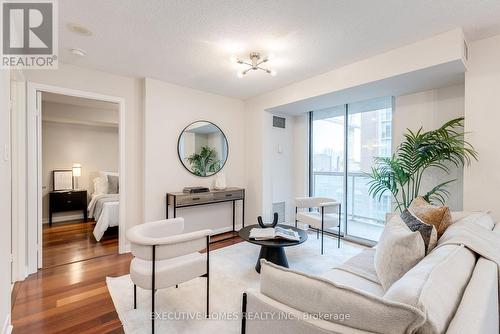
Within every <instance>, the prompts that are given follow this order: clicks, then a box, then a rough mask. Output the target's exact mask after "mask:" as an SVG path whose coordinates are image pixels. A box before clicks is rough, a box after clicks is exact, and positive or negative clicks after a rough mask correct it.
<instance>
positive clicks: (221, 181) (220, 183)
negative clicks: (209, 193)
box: [214, 172, 227, 190]
mask: <svg viewBox="0 0 500 334" xmlns="http://www.w3.org/2000/svg"><path fill="white" fill-rule="evenodd" d="M226 188H227V184H226V175H225V174H224V173H222V172H220V173H219V174H217V176H216V177H215V182H214V189H216V190H224V189H226Z"/></svg>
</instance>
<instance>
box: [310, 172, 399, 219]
mask: <svg viewBox="0 0 500 334" xmlns="http://www.w3.org/2000/svg"><path fill="white" fill-rule="evenodd" d="M312 177H313V180H312V181H313V187H314V193H315V195H316V196H325V197H332V198H334V199H336V200H340V201H342V203H343V206H344V208H347V219H348V221H356V222H359V223H366V224H376V225H379V226H381V225H384V223H385V214H386V212H388V211H389V210H390V200H389V199H388V198H386V197H383V198H382V201H381V202H379V201H378V200H376V199H373V198H372V197H371V196H370V195H369V194H368V185H367V183H368V180H369V178H368V177H367V176H366V175H365V174H364V173H361V172H349V173H347V197H348V201H347V205H346V203H345V200H344V198H343V197H344V196H343V193H344V184H343V182H344V173H343V172H322V171H314V172H313V175H312ZM386 196H388V195H386ZM343 211H344V214H345V210H343Z"/></svg>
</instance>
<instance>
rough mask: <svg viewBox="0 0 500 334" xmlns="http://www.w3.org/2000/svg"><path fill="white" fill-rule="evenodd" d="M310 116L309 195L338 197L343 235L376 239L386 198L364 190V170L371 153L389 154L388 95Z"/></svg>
mask: <svg viewBox="0 0 500 334" xmlns="http://www.w3.org/2000/svg"><path fill="white" fill-rule="evenodd" d="M310 120H311V124H310V131H311V143H310V144H311V150H310V154H311V157H310V164H311V166H310V173H311V175H310V193H311V196H326V197H331V198H334V199H336V200H338V201H341V202H342V204H343V205H342V206H343V210H342V211H343V215H342V220H343V224H342V225H343V226H342V233H343V234H345V235H346V236H347V237H351V238H360V239H366V240H372V241H377V240H378V239H379V237H380V234H381V232H382V229H383V224H384V221H385V214H386V213H387V212H390V210H391V199H390V197H389V195H386V196H383V197H382V198H381V199H380V200H375V199H373V198H372V197H371V196H370V195H369V194H368V181H369V178H368V177H367V176H366V173H369V172H370V170H371V166H372V163H373V158H374V157H378V156H390V155H391V146H392V98H390V97H385V98H378V99H373V100H368V101H363V102H357V103H352V104H346V105H342V106H337V107H334V108H328V109H323V110H318V111H313V112H311V117H310ZM332 232H333V231H332Z"/></svg>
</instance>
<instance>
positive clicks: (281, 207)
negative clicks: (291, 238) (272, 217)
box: [273, 202, 285, 223]
mask: <svg viewBox="0 0 500 334" xmlns="http://www.w3.org/2000/svg"><path fill="white" fill-rule="evenodd" d="M275 212H277V213H278V223H284V222H285V202H278V203H273V214H274V213H275Z"/></svg>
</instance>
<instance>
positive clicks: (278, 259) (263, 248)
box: [238, 224, 307, 273]
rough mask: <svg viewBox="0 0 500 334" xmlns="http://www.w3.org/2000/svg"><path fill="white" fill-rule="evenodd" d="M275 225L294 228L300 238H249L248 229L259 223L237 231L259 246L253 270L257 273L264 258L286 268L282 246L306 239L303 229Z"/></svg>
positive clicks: (244, 238) (256, 226)
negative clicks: (293, 239)
mask: <svg viewBox="0 0 500 334" xmlns="http://www.w3.org/2000/svg"><path fill="white" fill-rule="evenodd" d="M277 226H280V227H283V228H287V229H291V230H294V231H295V232H297V233H298V234H299V236H300V240H299V241H291V240H285V239H273V240H255V239H250V231H251V230H252V228H260V226H259V225H250V226H246V227H244V228H242V229H241V230H240V231H239V232H238V234H239V236H240V238H241V239H243V240H245V241H248V242H249V243H252V244H255V245H259V246H260V253H259V258H258V259H257V264H255V270H256V271H257V272H258V273H260V259H266V260H267V261H269V262H272V263H274V264H277V265H279V266H282V267H285V268H288V260H287V258H286V254H285V249H284V247H289V246H297V245H300V244H301V243H303V242H304V241H306V240H307V232H306V231H304V230H301V229H298V228H296V227H293V226H290V225H281V224H280V225H277Z"/></svg>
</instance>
